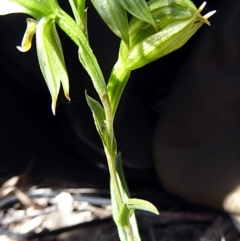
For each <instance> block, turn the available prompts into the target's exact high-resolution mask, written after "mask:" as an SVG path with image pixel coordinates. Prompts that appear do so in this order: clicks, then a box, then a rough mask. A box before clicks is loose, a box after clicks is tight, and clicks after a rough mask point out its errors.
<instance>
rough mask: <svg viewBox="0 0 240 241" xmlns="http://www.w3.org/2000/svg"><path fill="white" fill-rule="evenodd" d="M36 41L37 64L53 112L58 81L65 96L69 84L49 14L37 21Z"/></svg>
mask: <svg viewBox="0 0 240 241" xmlns="http://www.w3.org/2000/svg"><path fill="white" fill-rule="evenodd" d="M36 42H37V44H36V45H37V54H38V61H39V65H40V68H41V71H42V74H43V76H44V79H45V81H46V84H47V86H48V89H49V92H50V94H51V97H52V111H53V113H54V114H55V108H56V101H57V97H58V93H59V89H60V83H61V82H62V83H63V87H64V93H65V95H66V97H67V98H69V86H68V75H67V71H66V67H65V63H64V58H63V53H62V49H61V45H60V40H59V38H58V35H57V32H56V27H55V24H54V19H53V18H51V16H50V17H46V18H45V17H44V18H42V19H41V20H40V21H39V22H38V24H37V30H36Z"/></svg>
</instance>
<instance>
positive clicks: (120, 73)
mask: <svg viewBox="0 0 240 241" xmlns="http://www.w3.org/2000/svg"><path fill="white" fill-rule="evenodd" d="M130 74H131V71H130V70H128V69H126V68H124V65H123V64H122V63H121V62H120V61H118V62H117V63H116V64H115V65H114V67H113V70H112V72H111V75H110V78H109V81H108V85H107V89H108V94H109V99H110V103H111V107H112V113H113V116H114V115H115V113H116V110H117V107H118V104H119V101H120V99H121V96H122V93H123V90H124V88H125V86H126V84H127V81H128V79H129V77H130Z"/></svg>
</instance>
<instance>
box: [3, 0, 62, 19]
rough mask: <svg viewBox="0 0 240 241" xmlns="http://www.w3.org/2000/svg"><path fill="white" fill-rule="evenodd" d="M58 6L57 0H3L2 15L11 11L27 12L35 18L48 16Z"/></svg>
mask: <svg viewBox="0 0 240 241" xmlns="http://www.w3.org/2000/svg"><path fill="white" fill-rule="evenodd" d="M57 8H58V4H57V3H56V1H55V0H48V1H44V0H39V1H36V0H1V1H0V15H6V14H11V13H26V14H29V15H30V16H32V17H34V18H35V19H40V18H41V17H43V16H48V15H51V14H53V13H54V11H56V10H57Z"/></svg>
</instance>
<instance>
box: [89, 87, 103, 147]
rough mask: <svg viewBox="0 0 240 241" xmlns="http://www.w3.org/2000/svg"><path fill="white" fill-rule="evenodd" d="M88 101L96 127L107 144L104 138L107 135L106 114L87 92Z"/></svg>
mask: <svg viewBox="0 0 240 241" xmlns="http://www.w3.org/2000/svg"><path fill="white" fill-rule="evenodd" d="M85 96H86V100H87V103H88V106H89V107H90V109H91V111H92V113H93V119H94V122H95V126H96V128H97V131H98V133H99V135H100V137H101V139H102V141H103V143H105V138H104V136H105V135H106V134H107V133H106V124H105V120H106V117H105V113H104V109H103V107H102V106H101V105H100V104H99V102H97V101H96V100H94V99H93V98H92V97H90V96H89V95H88V94H87V92H85Z"/></svg>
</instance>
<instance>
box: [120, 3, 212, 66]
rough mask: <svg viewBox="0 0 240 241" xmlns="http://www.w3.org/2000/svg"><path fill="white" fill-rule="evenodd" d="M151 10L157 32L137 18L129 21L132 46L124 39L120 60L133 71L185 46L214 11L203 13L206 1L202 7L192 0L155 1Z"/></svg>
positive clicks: (151, 4)
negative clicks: (196, 5)
mask: <svg viewBox="0 0 240 241" xmlns="http://www.w3.org/2000/svg"><path fill="white" fill-rule="evenodd" d="M148 4H149V9H150V12H151V14H152V16H153V18H154V20H155V22H156V23H157V26H158V29H159V31H158V32H155V29H154V28H153V27H152V25H150V24H149V23H146V22H143V21H142V20H139V19H137V18H135V17H133V18H132V20H131V21H130V23H129V39H130V48H129V47H128V46H126V44H125V43H124V42H123V41H122V42H121V45H120V51H119V60H120V61H121V63H122V65H123V66H124V68H126V69H129V70H134V69H137V68H140V67H142V66H144V65H146V64H148V63H150V62H152V61H154V60H156V59H158V58H161V57H162V56H164V55H167V54H169V53H171V52H173V51H174V50H176V49H178V48H180V47H181V46H183V45H184V44H185V43H186V42H187V41H188V39H189V38H190V37H191V36H192V35H193V34H194V33H195V32H196V31H197V30H198V29H199V28H200V27H201V26H202V25H203V24H204V23H206V24H208V25H210V23H209V21H208V18H209V17H210V16H212V15H213V14H214V13H215V11H211V12H209V13H208V14H206V15H204V16H202V15H201V11H202V10H203V8H204V7H205V5H206V2H204V3H203V4H202V5H201V6H200V7H199V9H197V8H196V7H195V5H194V4H193V3H192V2H191V1H190V0H172V1H169V0H163V1H159V0H152V1H149V2H148Z"/></svg>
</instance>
